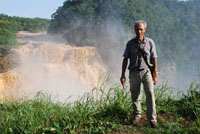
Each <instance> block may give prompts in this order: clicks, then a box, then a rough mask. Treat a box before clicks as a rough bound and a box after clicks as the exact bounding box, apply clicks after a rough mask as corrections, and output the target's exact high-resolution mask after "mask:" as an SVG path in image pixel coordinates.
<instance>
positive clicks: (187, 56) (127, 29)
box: [48, 0, 200, 73]
mask: <svg viewBox="0 0 200 134" xmlns="http://www.w3.org/2000/svg"><path fill="white" fill-rule="evenodd" d="M199 10H200V2H199V0H188V1H180V0H164V1H162V0H148V1H146V0H109V1H107V0H70V1H65V3H64V4H63V6H61V7H59V8H58V9H57V11H56V12H55V13H54V14H53V16H52V17H53V19H52V20H51V23H50V27H49V29H48V32H49V33H50V34H61V35H62V36H63V37H64V39H66V41H67V42H69V43H71V44H74V45H76V46H84V45H92V46H96V47H97V48H98V50H99V52H100V54H101V55H102V57H103V59H104V61H106V63H107V64H108V65H110V66H111V67H113V66H112V65H113V64H114V63H113V61H115V60H114V59H115V58H117V59H119V57H121V56H122V53H123V52H122V50H123V49H124V47H125V44H126V42H127V41H128V40H129V39H131V38H132V37H133V35H134V30H133V29H134V28H133V26H134V22H135V21H136V20H140V19H143V20H145V21H147V25H148V26H147V32H146V36H149V37H151V38H152V39H153V40H154V41H155V43H156V46H157V51H158V55H159V58H158V61H159V67H164V66H166V65H168V64H176V67H177V69H186V70H188V69H189V68H192V70H197V68H196V67H199V64H200V63H199V60H198V59H200V55H199V51H200V45H199V43H198V42H199V41H200V38H199V37H200V29H199V27H200V23H199V22H200V15H199ZM113 54H114V56H112V55H113ZM166 57H167V58H166ZM190 65H191V66H190ZM190 73H191V72H190Z"/></svg>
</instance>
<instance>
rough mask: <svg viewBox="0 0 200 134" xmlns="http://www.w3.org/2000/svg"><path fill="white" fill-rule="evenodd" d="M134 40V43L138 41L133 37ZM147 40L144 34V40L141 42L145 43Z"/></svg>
mask: <svg viewBox="0 0 200 134" xmlns="http://www.w3.org/2000/svg"><path fill="white" fill-rule="evenodd" d="M134 41H135V42H136V43H139V42H138V41H137V40H136V37H135V38H134ZM146 42H147V39H146V37H145V36H144V40H143V41H142V42H141V43H146Z"/></svg>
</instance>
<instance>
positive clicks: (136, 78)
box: [129, 69, 157, 121]
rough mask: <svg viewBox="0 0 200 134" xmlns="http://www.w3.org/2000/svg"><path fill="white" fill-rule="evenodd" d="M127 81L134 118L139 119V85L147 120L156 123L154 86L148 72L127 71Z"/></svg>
mask: <svg viewBox="0 0 200 134" xmlns="http://www.w3.org/2000/svg"><path fill="white" fill-rule="evenodd" d="M129 80H130V91H131V98H132V102H133V110H134V111H133V112H134V113H133V114H134V116H135V117H139V118H141V114H142V108H141V84H143V87H144V91H145V95H146V104H147V119H148V120H149V121H157V119H156V118H157V115H156V104H155V96H154V85H153V79H152V76H151V72H150V70H149V69H145V70H142V71H132V70H131V71H129Z"/></svg>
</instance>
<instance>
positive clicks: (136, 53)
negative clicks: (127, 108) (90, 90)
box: [120, 20, 158, 128]
mask: <svg viewBox="0 0 200 134" xmlns="http://www.w3.org/2000/svg"><path fill="white" fill-rule="evenodd" d="M134 28H135V33H136V36H135V37H134V38H133V39H131V40H130V41H128V43H127V45H126V49H125V52H124V55H123V57H124V59H123V63H122V74H121V78H120V81H121V83H122V84H123V85H124V83H125V81H126V77H125V72H126V68H127V64H128V59H129V61H130V63H129V66H128V69H129V81H130V91H131V98H132V102H133V110H134V119H133V122H132V123H133V125H138V123H139V122H140V119H141V114H142V108H141V95H140V89H141V84H143V87H144V91H145V94H146V103H147V119H148V121H149V123H150V126H151V127H152V128H155V127H158V123H157V115H156V104H155V96H154V85H156V83H157V53H156V48H155V44H154V41H153V40H152V39H150V38H148V37H145V36H144V33H145V31H146V28H147V23H146V22H145V21H143V20H139V21H136V22H135V27H134ZM150 70H152V71H150ZM151 72H153V73H151Z"/></svg>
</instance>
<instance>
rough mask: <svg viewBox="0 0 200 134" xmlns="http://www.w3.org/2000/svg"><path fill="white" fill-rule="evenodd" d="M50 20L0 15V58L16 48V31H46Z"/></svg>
mask: <svg viewBox="0 0 200 134" xmlns="http://www.w3.org/2000/svg"><path fill="white" fill-rule="evenodd" d="M49 22H50V20H47V19H41V18H21V17H10V16H7V15H4V14H0V57H1V56H4V55H5V54H6V53H7V52H8V51H9V49H10V48H13V47H16V46H17V45H18V44H17V41H16V38H17V37H16V34H17V31H30V32H39V31H46V30H47V28H48V27H49Z"/></svg>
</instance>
